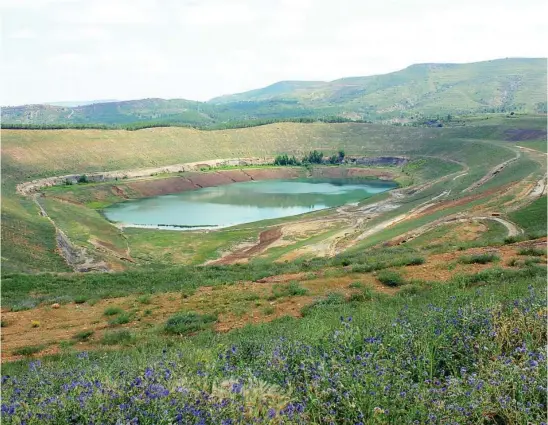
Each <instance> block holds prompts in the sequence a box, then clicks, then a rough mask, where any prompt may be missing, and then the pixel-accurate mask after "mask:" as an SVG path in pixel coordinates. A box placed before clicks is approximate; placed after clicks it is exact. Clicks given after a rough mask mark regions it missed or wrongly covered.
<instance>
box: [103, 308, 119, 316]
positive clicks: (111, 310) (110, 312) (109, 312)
mask: <svg viewBox="0 0 548 425" xmlns="http://www.w3.org/2000/svg"><path fill="white" fill-rule="evenodd" d="M123 312H124V310H122V309H121V308H120V307H107V308H106V309H105V312H104V313H103V314H104V315H105V316H115V315H117V314H120V313H123Z"/></svg>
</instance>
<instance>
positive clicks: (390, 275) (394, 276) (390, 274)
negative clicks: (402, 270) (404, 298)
mask: <svg viewBox="0 0 548 425" xmlns="http://www.w3.org/2000/svg"><path fill="white" fill-rule="evenodd" d="M377 279H378V280H379V282H381V283H382V284H383V285H386V286H401V285H404V284H405V283H406V281H405V279H404V277H403V276H402V275H401V274H399V273H398V272H396V271H394V270H381V271H380V272H379V274H378V275H377Z"/></svg>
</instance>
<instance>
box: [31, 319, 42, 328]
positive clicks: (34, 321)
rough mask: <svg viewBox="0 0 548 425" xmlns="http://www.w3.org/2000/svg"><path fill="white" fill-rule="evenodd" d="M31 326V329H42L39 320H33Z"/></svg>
mask: <svg viewBox="0 0 548 425" xmlns="http://www.w3.org/2000/svg"><path fill="white" fill-rule="evenodd" d="M30 326H31V328H39V327H40V322H39V321H38V320H31V321H30Z"/></svg>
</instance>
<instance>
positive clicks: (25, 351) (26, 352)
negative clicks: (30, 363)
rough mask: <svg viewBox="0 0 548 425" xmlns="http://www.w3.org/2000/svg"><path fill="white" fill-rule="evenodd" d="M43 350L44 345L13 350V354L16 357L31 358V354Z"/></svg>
mask: <svg viewBox="0 0 548 425" xmlns="http://www.w3.org/2000/svg"><path fill="white" fill-rule="evenodd" d="M45 348H46V346H45V345H27V346H25V347H21V348H17V349H15V350H13V354H15V355H16V356H32V355H33V354H37V353H39V352H41V351H43V350H44V349H45Z"/></svg>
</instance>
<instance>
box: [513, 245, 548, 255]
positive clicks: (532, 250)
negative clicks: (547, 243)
mask: <svg viewBox="0 0 548 425" xmlns="http://www.w3.org/2000/svg"><path fill="white" fill-rule="evenodd" d="M518 255H531V256H534V257H541V256H543V255H546V251H545V250H544V249H541V248H536V247H534V246H528V247H525V248H520V249H518Z"/></svg>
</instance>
